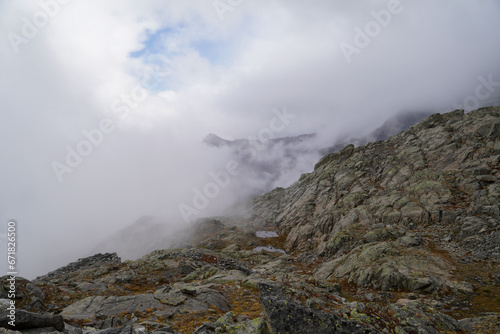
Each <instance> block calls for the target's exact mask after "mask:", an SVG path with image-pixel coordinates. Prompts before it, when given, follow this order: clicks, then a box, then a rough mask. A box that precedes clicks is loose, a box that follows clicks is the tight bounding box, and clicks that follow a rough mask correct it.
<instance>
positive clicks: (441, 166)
mask: <svg viewBox="0 0 500 334" xmlns="http://www.w3.org/2000/svg"><path fill="white" fill-rule="evenodd" d="M499 116H500V108H498V107H491V108H484V109H480V110H477V111H473V112H471V113H468V114H464V113H463V111H459V110H458V111H454V112H451V113H448V114H443V115H441V114H436V115H433V116H431V117H429V118H428V119H426V120H424V121H422V122H421V123H419V124H417V125H415V126H413V127H412V128H410V129H408V130H406V131H403V132H401V133H400V134H397V135H395V136H393V137H391V138H389V139H388V140H385V141H379V142H374V143H369V144H367V145H366V146H361V147H354V146H353V145H349V146H346V147H345V148H343V149H342V150H341V151H339V152H336V153H333V154H329V155H327V156H325V157H323V158H322V159H321V160H320V161H319V162H318V163H317V164H316V166H315V169H314V171H313V172H312V173H310V174H304V175H302V177H301V178H300V180H299V181H298V182H296V183H295V184H293V185H292V186H291V187H289V188H287V189H276V190H273V191H272V192H270V193H268V194H266V195H264V196H262V197H259V198H256V199H255V200H254V202H253V205H252V213H253V214H254V216H255V217H256V219H261V220H262V221H264V222H271V223H272V224H274V225H275V226H276V228H277V230H278V232H279V233H280V234H284V235H287V239H286V243H285V251H287V252H292V253H293V252H313V253H314V254H315V255H317V256H319V257H321V258H323V259H326V260H327V261H326V262H325V263H324V264H323V265H321V266H320V267H319V268H318V269H317V271H316V277H317V278H318V279H322V280H326V279H346V280H348V281H349V282H352V283H355V284H356V285H358V286H366V287H372V288H376V289H382V290H394V289H408V290H411V291H422V292H433V291H438V290H440V289H442V288H443V287H446V282H447V281H448V280H449V279H451V276H450V270H449V269H450V266H452V265H453V263H450V262H451V261H450V259H448V258H446V257H445V256H443V254H440V253H439V252H436V248H443V249H447V250H448V251H450V252H451V253H452V255H456V258H457V259H458V258H460V259H462V260H463V261H486V262H487V263H488V265H493V264H494V263H498V261H499V260H500V215H499V213H500V207H499V203H500V183H499V176H500V151H499V150H498V145H499V144H498V143H499V141H500V139H499V138H500V117H499ZM423 235H427V238H422V236H423Z"/></svg>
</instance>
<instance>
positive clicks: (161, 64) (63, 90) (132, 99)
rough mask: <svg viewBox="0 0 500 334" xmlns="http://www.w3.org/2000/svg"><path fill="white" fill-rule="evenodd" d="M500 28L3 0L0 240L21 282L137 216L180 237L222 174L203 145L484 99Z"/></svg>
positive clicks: (430, 14)
mask: <svg viewBox="0 0 500 334" xmlns="http://www.w3.org/2000/svg"><path fill="white" fill-rule="evenodd" d="M499 31H500V2H498V1H496V0H483V1H470V0H443V1H435V0H419V1H409V0H407V1H405V0H401V1H400V2H399V3H398V2H397V1H382V0H372V1H332V0H316V1H294V0H274V1H259V0H252V1H250V0H231V1H229V0H220V1H219V0H217V1H212V0H198V1H195V0H191V1H190V0H183V1H173V0H172V1H169V0H163V1H160V0H142V1H129V0H104V1H103V0H99V1H97V0H80V1H78V0H72V1H69V0H64V1H63V0H58V1H56V0H42V1H27V0H26V1H22V0H16V1H6V0H0V32H1V36H2V37H1V38H0V103H1V104H0V108H1V109H0V110H1V112H0V117H1V118H0V130H1V132H0V133H1V146H0V154H1V167H0V171H1V174H0V178H1V184H0V219H1V221H2V224H0V227H1V226H4V227H2V228H1V229H3V230H0V233H5V232H6V224H7V222H8V220H9V219H12V218H14V219H16V220H17V223H18V236H17V238H18V244H17V246H18V249H19V253H18V271H19V274H20V275H23V276H27V277H29V278H33V277H34V276H35V275H39V274H43V273H46V272H47V271H48V270H52V269H55V268H56V267H58V266H60V265H64V264H66V263H67V262H69V261H73V260H76V258H77V257H78V256H80V255H81V254H84V253H85V250H86V249H90V248H91V246H93V245H95V244H97V243H98V242H99V241H101V240H102V239H104V238H105V237H106V236H108V235H110V234H112V233H113V231H117V230H118V229H120V228H122V227H124V226H126V225H128V224H130V223H132V222H133V221H135V220H136V219H137V218H139V217H140V216H142V215H146V214H147V215H155V216H160V217H164V218H165V220H166V221H168V222H169V224H172V228H174V227H178V226H183V225H184V224H186V223H185V221H184V219H183V217H182V215H181V214H180V211H179V205H181V204H183V203H184V204H186V205H187V206H190V207H194V204H193V197H194V190H193V189H194V188H197V189H201V190H203V187H204V186H206V185H207V184H208V183H209V182H210V181H211V176H210V175H211V174H210V172H212V173H217V172H219V171H225V170H227V168H228V166H227V163H228V162H229V161H230V157H229V156H227V154H226V152H224V151H223V150H216V149H210V148H208V147H207V146H204V145H202V144H201V141H202V140H203V138H204V137H205V136H206V135H207V134H208V133H216V134H218V135H220V136H222V137H224V138H227V139H236V138H249V137H251V136H253V137H258V136H259V134H260V135H263V136H271V135H272V136H274V137H282V136H295V135H300V134H304V133H312V132H315V133H318V135H319V136H318V138H319V139H318V141H319V142H318V143H317V144H318V145H319V146H321V145H326V144H329V143H331V142H333V141H334V140H335V139H336V138H338V137H339V136H343V135H346V134H351V135H356V134H364V133H366V132H367V131H369V130H370V129H373V128H375V127H377V126H379V125H381V124H382V123H383V122H384V120H386V119H387V118H388V117H390V116H391V115H394V114H396V113H398V112H400V111H421V110H438V111H447V110H452V109H455V107H456V106H457V105H458V104H464V103H466V104H469V105H470V106H474V105H475V104H476V103H483V102H485V101H487V100H488V99H489V98H490V97H492V96H494V95H495V94H496V95H498V93H499V90H500V87H498V86H499V85H500V84H498V83H497V82H500V67H499V62H500V39H499V38H498V32H499ZM488 82H489V83H488ZM481 85H483V86H481ZM478 87H479V88H478ZM278 114H279V115H281V119H276V117H278V116H277V115H278ZM283 115H285V116H283ZM279 121H280V122H281V123H279ZM88 137H90V139H89V138H88ZM71 152H73V153H71ZM79 152H80V153H81V154H79ZM75 155H78V157H75ZM313 164H314V162H313V161H305V162H304V164H303V165H301V168H303V169H307V168H312V166H313ZM304 171H306V170H301V171H297V173H298V174H297V175H296V177H298V175H299V174H300V172H304ZM230 176H231V178H234V179H237V178H238V175H230ZM294 177H295V176H294ZM290 182H291V180H286V181H283V183H284V184H282V185H283V186H287V185H288V184H289V183H290ZM234 184H238V185H239V184H240V183H238V182H235V183H234ZM233 188H235V187H233ZM231 189H232V188H231V186H227V187H226V188H224V189H220V191H219V192H218V193H217V195H216V196H214V199H213V200H211V202H212V203H211V204H213V206H214V207H215V208H217V209H220V208H221V207H222V204H220V203H227V201H226V200H227V199H230V198H232V197H233V196H232V194H231ZM214 203H218V204H214ZM198 211H199V212H198V213H199V215H200V216H202V215H204V214H211V213H213V212H216V211H215V209H214V208H210V207H208V208H207V209H206V212H205V211H204V210H198ZM2 242H3V245H4V246H5V240H3V241H2ZM4 246H2V247H4ZM2 261H4V260H2ZM2 265H5V264H4V263H2ZM0 269H2V268H0ZM3 271H6V269H5V270H3Z"/></svg>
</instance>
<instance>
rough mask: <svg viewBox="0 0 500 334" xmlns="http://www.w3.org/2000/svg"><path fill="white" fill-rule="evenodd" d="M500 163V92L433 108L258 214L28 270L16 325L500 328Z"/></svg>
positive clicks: (260, 206)
mask: <svg viewBox="0 0 500 334" xmlns="http://www.w3.org/2000/svg"><path fill="white" fill-rule="evenodd" d="M221 145H222V144H221ZM499 176H500V108H499V107H495V108H484V109H480V110H477V111H473V112H471V113H468V114H464V113H463V112H462V111H454V112H451V113H448V114H443V115H439V114H437V115H433V116H431V117H430V118H428V119H426V120H424V121H422V122H420V123H419V124H417V125H415V126H413V127H412V128H410V129H408V130H406V131H403V132H401V133H399V134H397V135H395V136H393V137H391V138H389V139H387V140H385V141H378V142H374V143H369V144H367V145H366V146H360V147H354V146H353V145H349V146H346V147H344V148H343V149H342V150H340V151H338V152H336V153H332V154H329V155H327V156H325V157H324V158H323V159H321V160H320V161H319V162H318V163H317V164H316V167H315V169H314V171H313V172H311V173H309V174H304V175H303V176H302V177H301V178H300V180H299V181H297V182H296V183H294V184H293V185H292V186H290V187H289V188H287V189H282V188H278V189H275V190H273V191H272V192H270V193H268V194H266V195H264V196H261V197H258V198H255V199H254V200H253V201H252V202H250V204H249V206H250V208H249V214H248V215H245V216H230V217H212V218H206V219H200V220H199V221H197V223H196V224H194V225H193V226H192V227H191V229H190V230H189V231H186V232H185V233H184V235H185V236H186V237H185V238H184V239H182V240H179V245H182V246H183V247H181V248H177V249H163V250H156V251H153V252H151V253H149V254H147V255H145V256H143V257H142V258H140V259H138V260H134V261H123V262H122V261H121V260H120V258H119V257H118V256H117V255H116V253H106V254H97V255H94V256H91V257H88V258H84V259H80V260H78V261H76V262H73V263H70V264H69V265H67V266H65V267H63V268H60V269H58V270H55V271H53V272H50V273H48V274H47V275H45V276H41V277H38V278H37V279H35V280H33V281H31V282H30V281H28V280H25V279H21V278H18V282H19V285H18V287H17V288H18V294H17V299H16V300H15V302H16V307H17V308H18V309H17V312H18V321H19V322H18V324H19V326H18V327H17V326H16V327H15V328H13V329H15V330H21V331H22V332H25V333H58V332H61V331H64V332H65V333H66V334H83V333H88V332H91V331H93V332H95V333H101V334H143V333H146V332H148V333H149V332H151V333H156V334H160V333H165V334H167V333H196V334H215V333H240V334H243V333H247V334H268V333H269V334H270V333H282V334H284V333H294V334H295V333H398V334H405V333H407V334H410V333H422V334H427V333H428V334H434V333H457V334H458V333H461V334H463V333H498V332H500V327H499V322H498V320H499V317H500V299H499V297H498V296H500V273H499V271H498V268H499V262H500V216H499V215H500V207H499V204H500V183H499ZM262 231H266V232H265V233H264V232H262ZM188 245H189V246H188ZM259 247H260V248H259ZM256 249H271V250H283V251H279V252H271V251H262V252H261V251H257V250H256ZM8 289H9V283H8V277H3V278H2V282H1V284H0V304H1V305H3V307H5V306H7V305H9V303H10V300H9V299H7V298H8V295H7V291H8ZM27 311H33V312H37V313H30V312H27ZM6 315H7V314H6V313H4V314H3V317H0V327H3V328H0V331H1V332H3V333H6V334H7V333H8V334H14V333H16V334H17V333H19V332H15V331H13V330H11V329H9V326H8V323H7V322H8V321H7V320H8V319H9V318H7V317H6ZM63 321H64V322H63Z"/></svg>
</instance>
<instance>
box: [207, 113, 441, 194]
mask: <svg viewBox="0 0 500 334" xmlns="http://www.w3.org/2000/svg"><path fill="white" fill-rule="evenodd" d="M431 114H432V113H431V112H429V111H413V112H401V113H398V114H397V115H395V116H393V117H391V118H390V119H388V120H387V121H386V122H385V123H384V124H382V125H381V126H380V127H378V128H376V129H375V130H373V131H372V132H370V133H369V134H367V135H365V136H361V137H351V138H341V139H338V140H336V141H335V142H334V143H332V145H330V146H328V147H324V146H322V144H318V143H317V141H316V140H317V139H318V138H317V137H318V136H317V135H316V134H315V133H311V134H302V135H298V136H292V137H281V138H271V139H267V140H265V139H263V140H260V139H257V138H251V139H236V140H227V139H224V138H221V137H219V136H217V135H215V134H213V133H210V134H208V135H207V136H206V137H205V138H204V140H203V143H205V144H206V145H207V146H209V147H212V148H215V149H219V150H224V149H225V150H228V151H229V152H230V155H231V158H232V159H234V160H236V161H237V162H238V165H239V166H240V167H241V169H242V172H243V175H244V179H245V181H246V182H245V181H243V182H242V184H241V185H239V188H240V189H248V191H247V192H244V194H243V195H242V196H241V198H240V200H248V199H250V198H251V197H254V196H257V195H261V194H263V193H265V192H268V191H270V190H272V189H274V188H276V187H277V186H283V185H284V184H285V185H288V184H290V183H291V182H293V181H294V180H295V179H296V178H297V177H298V176H299V175H300V174H302V173H304V172H306V171H308V170H310V169H311V168H312V167H313V166H314V164H315V162H316V161H317V160H318V159H319V158H320V157H321V156H324V155H326V154H328V153H332V152H336V151H339V150H340V149H342V148H343V147H344V146H346V145H348V144H354V145H355V146H360V145H365V144H366V143H368V142H371V141H377V140H384V139H387V138H389V137H390V136H392V135H394V134H396V133H398V132H401V131H403V130H405V129H408V128H409V127H411V126H412V125H413V124H415V123H417V122H419V121H421V120H423V119H424V118H426V117H428V116H430V115H431Z"/></svg>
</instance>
